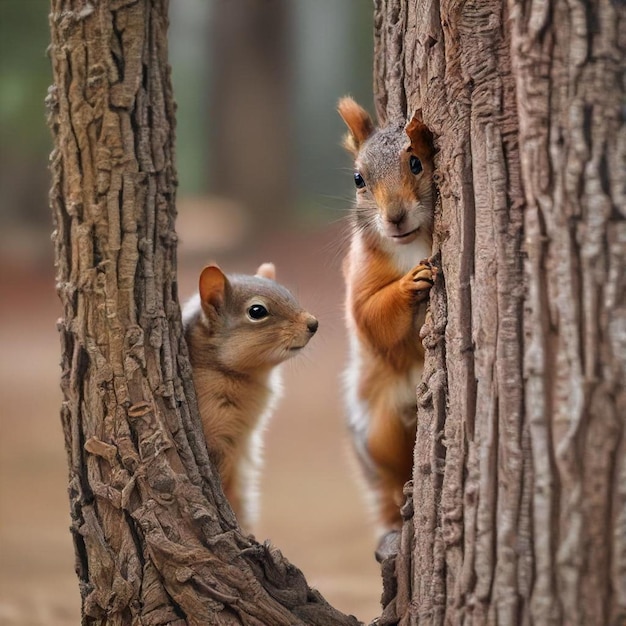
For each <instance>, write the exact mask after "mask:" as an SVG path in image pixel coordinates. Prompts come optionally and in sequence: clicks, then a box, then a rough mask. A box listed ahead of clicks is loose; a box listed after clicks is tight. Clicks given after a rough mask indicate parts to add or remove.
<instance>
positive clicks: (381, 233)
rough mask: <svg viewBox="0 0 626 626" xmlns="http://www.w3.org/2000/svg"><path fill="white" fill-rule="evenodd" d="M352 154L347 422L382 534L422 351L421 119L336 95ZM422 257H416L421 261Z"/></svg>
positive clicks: (424, 144)
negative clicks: (383, 115)
mask: <svg viewBox="0 0 626 626" xmlns="http://www.w3.org/2000/svg"><path fill="white" fill-rule="evenodd" d="M338 112H339V114H340V116H341V117H342V118H343V121H344V122H345V123H346V125H347V126H348V129H349V132H348V134H347V135H346V136H345V138H344V147H345V148H346V149H347V150H348V151H349V152H350V153H352V155H353V156H354V159H355V172H354V182H355V185H356V205H355V207H354V209H353V211H352V214H351V221H352V227H353V230H352V234H351V238H350V247H349V251H348V253H347V256H346V258H345V260H344V265H343V272H344V279H345V283H346V323H347V328H348V337H349V362H348V366H347V368H346V371H345V374H344V385H345V393H346V401H347V408H348V427H349V431H350V434H351V440H352V447H353V448H354V451H355V452H356V457H357V459H358V461H359V465H360V466H361V470H362V474H363V476H364V478H365V482H366V485H367V487H368V489H367V491H368V493H369V495H370V496H371V497H372V499H373V505H374V512H375V515H376V518H377V521H378V524H379V530H381V531H382V534H385V533H387V532H389V531H393V530H399V529H400V527H401V525H402V518H401V515H400V507H401V506H402V504H403V502H404V494H403V487H404V484H405V482H406V481H408V480H410V479H411V476H412V468H413V447H414V444H415V436H416V425H417V400H416V388H417V385H418V384H419V381H420V378H421V374H422V370H423V363H424V350H423V347H422V344H421V341H420V340H419V336H418V333H419V329H420V327H421V326H422V324H423V323H424V316H425V309H426V304H425V301H426V300H427V298H428V294H429V290H430V288H431V286H432V285H433V282H434V279H435V276H436V268H435V267H434V266H433V265H431V263H430V262H429V261H428V260H427V259H428V257H430V256H431V254H432V252H431V249H432V223H433V215H434V209H433V203H434V198H435V192H434V183H433V155H434V147H433V141H432V135H431V133H430V131H429V130H428V129H427V128H426V126H425V125H424V124H423V123H422V122H421V121H419V120H418V119H417V118H416V117H413V119H411V120H410V121H409V123H408V124H405V122H404V121H401V122H392V123H389V124H387V125H385V126H383V127H378V128H377V127H376V126H375V125H374V123H373V121H372V119H371V117H370V116H369V114H368V113H367V111H365V110H364V109H363V108H362V107H361V106H359V105H358V104H357V103H356V102H355V101H354V100H353V99H352V98H350V97H344V98H342V99H341V100H340V101H339V104H338ZM421 259H424V260H421Z"/></svg>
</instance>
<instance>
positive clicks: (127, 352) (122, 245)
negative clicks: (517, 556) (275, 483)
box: [48, 0, 357, 626]
mask: <svg viewBox="0 0 626 626" xmlns="http://www.w3.org/2000/svg"><path fill="white" fill-rule="evenodd" d="M51 5H52V10H51V15H50V27H51V34H52V46H51V56H52V65H53V77H54V85H53V86H52V87H51V89H50V93H49V97H48V107H49V123H50V127H51V129H52V132H53V135H54V140H55V148H54V151H53V153H52V156H51V163H52V165H51V169H52V189H51V194H50V198H51V206H52V211H53V215H54V219H55V231H54V243H55V253H56V266H57V287H58V292H59V295H60V298H61V300H62V303H63V309H64V312H63V318H62V319H61V321H60V322H59V330H60V333H61V343H62V388H63V394H64V401H63V406H62V411H61V415H62V423H63V428H64V431H65V438H66V447H67V453H68V461H69V481H70V487H69V495H70V505H71V518H72V533H73V537H74V545H75V550H76V571H77V574H78V577H79V582H80V592H81V596H82V614H83V623H84V624H131V623H132V624H138V623H141V624H150V625H154V626H156V625H160V624H183V623H189V624H202V625H207V624H236V623H242V624H256V625H258V624H272V625H275V624H276V625H277V624H285V625H287V624H289V625H291V624H338V625H339V624H356V623H357V622H356V620H355V619H354V618H352V617H346V616H344V615H341V614H340V613H339V612H338V611H336V610H334V609H332V608H331V607H330V606H328V604H326V602H325V601H324V600H323V599H322V598H321V597H320V596H319V594H318V593H317V592H316V591H314V590H311V589H310V588H309V587H308V586H307V584H306V581H305V580H304V577H303V576H302V574H301V572H300V571H299V570H297V569H296V568H295V567H293V566H292V565H291V564H289V563H288V562H287V561H286V560H285V559H284V558H283V557H282V555H281V554H280V552H279V551H278V550H276V549H274V548H273V547H271V546H269V545H259V544H257V543H255V542H254V540H253V539H252V538H250V537H244V536H242V535H241V534H240V532H239V530H238V527H237V524H236V522H235V520H234V518H233V515H232V512H231V510H230V508H229V507H228V505H227V503H226V500H225V499H224V496H223V494H222V491H221V489H220V487H219V485H218V482H217V479H216V474H215V472H214V470H213V468H212V467H211V465H210V463H209V459H208V455H207V451H206V446H205V443H204V440H203V438H202V434H201V429H200V422H199V417H198V411H197V405H196V400H195V394H194V390H193V385H192V382H191V376H190V368H189V361H188V358H187V352H186V346H185V343H184V340H183V336H182V329H181V321H180V310H179V306H178V301H177V283H176V254H175V253H176V235H175V232H174V217H175V207H174V199H175V189H176V173H175V170H174V166H173V127H174V106H173V101H172V91H171V85H170V75H169V67H168V65H167V39H166V32H167V6H168V5H167V1H166V0H139V1H133V0H102V1H100V2H97V3H89V2H86V0H52V3H51Z"/></svg>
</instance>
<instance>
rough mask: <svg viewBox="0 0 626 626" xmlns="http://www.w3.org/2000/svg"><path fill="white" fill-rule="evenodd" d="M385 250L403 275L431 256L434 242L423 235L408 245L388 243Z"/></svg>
mask: <svg viewBox="0 0 626 626" xmlns="http://www.w3.org/2000/svg"><path fill="white" fill-rule="evenodd" d="M385 249H386V252H387V254H389V256H390V257H391V259H392V260H393V263H394V265H395V266H396V267H397V268H398V269H399V270H400V271H401V272H402V273H403V274H406V273H407V272H408V271H409V270H411V269H413V268H414V267H415V266H416V265H417V264H418V263H419V262H420V261H422V260H424V259H427V258H429V257H430V256H431V254H432V242H431V240H430V237H428V236H427V235H421V236H420V237H418V238H417V239H415V241H412V242H411V243H407V244H397V243H394V242H393V241H389V242H386V245H385Z"/></svg>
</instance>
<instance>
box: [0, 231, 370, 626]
mask: <svg viewBox="0 0 626 626" xmlns="http://www.w3.org/2000/svg"><path fill="white" fill-rule="evenodd" d="M180 230H181V229H180V228H179V231H180ZM183 230H184V229H183ZM182 238H183V246H182V248H181V256H180V260H181V263H180V265H181V269H180V297H181V300H184V298H185V297H186V296H187V295H188V294H191V292H192V290H193V288H194V285H195V281H196V276H197V272H198V271H199V269H200V268H201V266H202V264H203V263H204V262H205V261H207V260H209V259H207V258H206V256H205V255H203V254H198V252H197V251H196V252H195V253H194V251H193V250H189V251H187V252H185V245H184V240H185V239H184V236H183V237H182ZM336 239H337V232H336V231H332V230H331V231H325V232H321V233H313V234H304V233H302V234H299V235H298V234H292V233H290V234H289V236H278V235H274V236H272V237H271V239H267V240H263V241H261V242H257V243H256V244H255V245H253V246H249V247H248V249H247V251H246V253H245V254H239V255H237V256H236V260H233V261H232V262H231V261H228V258H229V257H230V256H231V255H224V261H223V263H222V264H223V266H224V269H225V270H226V271H246V272H252V271H253V270H254V269H255V268H256V266H257V265H258V264H259V263H260V262H262V261H267V260H271V261H274V262H275V263H276V265H277V270H278V275H279V280H280V281H281V282H283V283H285V284H287V285H288V286H289V287H291V288H292V290H293V291H294V292H295V293H297V295H298V296H299V298H300V300H301V302H302V303H303V305H304V306H305V307H306V308H308V309H309V310H310V311H311V312H312V313H314V314H315V315H316V316H317V317H318V318H319V320H320V331H319V333H318V335H317V336H316V337H315V338H314V339H313V341H312V342H311V344H310V346H309V347H308V349H307V351H306V354H303V355H300V356H298V357H297V359H294V360H293V361H292V362H289V363H287V364H286V366H285V368H284V381H285V397H284V399H283V401H282V402H281V404H280V406H279V409H278V410H277V412H276V414H275V416H274V418H273V420H272V421H271V423H270V425H269V429H268V432H267V435H266V452H265V459H266V463H265V471H264V474H263V479H262V500H261V503H262V517H261V521H260V524H259V526H258V530H257V533H256V534H257V538H258V539H259V540H263V539H266V538H268V539H270V540H271V541H272V542H273V543H274V544H275V545H277V546H278V547H280V548H281V550H282V551H283V553H284V554H285V555H286V556H287V557H288V558H289V559H290V560H291V561H292V562H293V563H295V564H296V565H298V566H299V567H300V568H301V569H302V570H303V571H304V573H305V575H306V577H307V579H308V581H309V583H310V584H311V585H313V586H315V587H317V588H318V589H319V590H320V591H321V592H322V594H323V595H324V596H325V597H326V598H327V599H328V600H329V601H330V602H331V603H332V604H333V605H335V606H336V607H338V608H340V609H341V610H343V611H345V612H348V613H353V614H355V615H356V616H357V617H359V619H361V620H364V621H368V620H370V619H371V618H373V617H374V616H376V615H377V614H378V613H379V604H378V602H379V596H380V584H379V572H378V567H377V565H376V563H375V561H374V557H373V552H374V537H373V533H372V529H371V527H370V525H369V523H368V519H367V513H366V510H365V506H364V502H363V498H362V497H361V494H360V493H359V490H358V488H357V483H356V481H355V477H354V475H353V474H354V472H353V469H352V466H351V463H350V461H349V455H348V453H347V445H346V439H345V431H344V426H343V408H342V398H341V388H340V387H341V386H340V372H341V368H342V365H343V362H344V357H345V351H346V344H345V331H344V327H343V319H342V317H343V315H342V310H341V298H342V296H341V292H342V284H341V275H340V270H339V263H340V261H339V255H338V253H337V252H336V246H335V245H334V244H333V243H332V242H334V241H336ZM285 242H287V243H285ZM233 258H235V257H233ZM0 289H1V292H2V298H1V299H0V319H1V322H2V323H1V324H0V346H2V358H1V359H0V398H1V401H2V402H1V406H2V410H1V412H0V428H1V437H0V552H1V555H2V556H1V558H0V623H2V624H6V625H7V626H9V625H18V624H19V625H28V626H62V625H63V626H65V625H75V624H78V623H79V621H80V597H79V591H78V584H77V579H76V576H75V574H74V571H73V563H74V557H73V547H72V542H71V537H70V533H69V531H68V526H69V512H68V499H67V495H66V481H67V467H66V458H65V449H64V442H63V434H62V430H61V426H60V420H59V416H58V414H59V405H60V402H61V394H60V391H59V386H58V379H59V369H58V362H59V350H60V348H59V342H58V337H57V333H56V329H55V322H56V319H57V317H58V316H59V315H60V312H61V311H60V305H59V302H58V299H57V297H56V294H55V292H54V277H53V270H52V268H51V267H50V266H49V265H48V266H46V267H45V268H44V269H43V270H42V268H40V267H29V266H27V264H24V263H23V262H20V263H19V264H16V263H11V261H10V260H8V259H6V260H3V261H2V262H0Z"/></svg>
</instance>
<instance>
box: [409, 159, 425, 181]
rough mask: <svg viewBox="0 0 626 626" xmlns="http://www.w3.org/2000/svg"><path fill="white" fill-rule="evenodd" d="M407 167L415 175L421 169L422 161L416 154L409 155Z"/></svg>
mask: <svg viewBox="0 0 626 626" xmlns="http://www.w3.org/2000/svg"><path fill="white" fill-rule="evenodd" d="M409 167H410V168H411V172H413V174H415V175H416V176H417V175H418V174H419V173H420V172H421V171H422V162H421V161H420V160H419V159H418V158H417V157H416V156H413V155H411V158H410V159H409Z"/></svg>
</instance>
